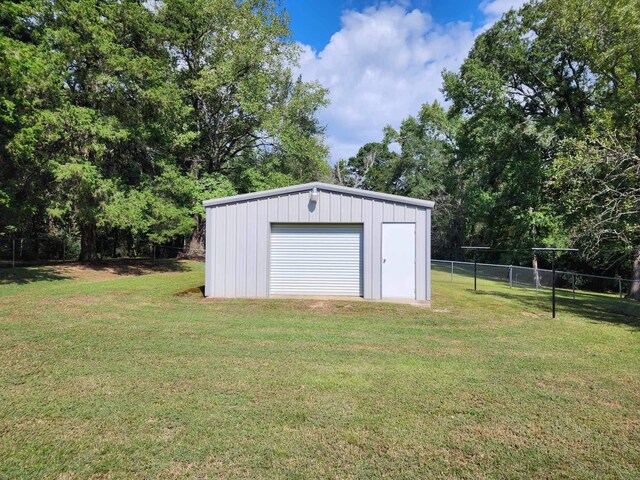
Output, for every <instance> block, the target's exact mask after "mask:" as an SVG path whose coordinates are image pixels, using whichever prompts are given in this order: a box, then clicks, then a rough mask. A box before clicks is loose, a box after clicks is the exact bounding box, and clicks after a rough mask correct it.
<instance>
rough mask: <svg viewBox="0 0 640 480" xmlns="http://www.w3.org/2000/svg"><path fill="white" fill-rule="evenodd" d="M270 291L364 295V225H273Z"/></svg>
mask: <svg viewBox="0 0 640 480" xmlns="http://www.w3.org/2000/svg"><path fill="white" fill-rule="evenodd" d="M270 293H271V295H345V296H361V295H362V226H361V225H304V224H297V225H292V224H289V225H272V227H271V259H270Z"/></svg>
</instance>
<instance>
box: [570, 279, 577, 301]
mask: <svg viewBox="0 0 640 480" xmlns="http://www.w3.org/2000/svg"><path fill="white" fill-rule="evenodd" d="M571 289H572V290H573V299H574V300H575V299H576V274H575V273H572V274H571Z"/></svg>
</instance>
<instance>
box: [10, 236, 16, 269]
mask: <svg viewBox="0 0 640 480" xmlns="http://www.w3.org/2000/svg"><path fill="white" fill-rule="evenodd" d="M11 243H12V246H11V268H16V239H15V238H14V239H13V240H12V241H11Z"/></svg>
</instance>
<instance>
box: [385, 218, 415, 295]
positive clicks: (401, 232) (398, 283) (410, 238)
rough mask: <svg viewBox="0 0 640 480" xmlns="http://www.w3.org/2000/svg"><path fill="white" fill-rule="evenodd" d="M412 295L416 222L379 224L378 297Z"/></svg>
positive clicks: (413, 291) (413, 287)
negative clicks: (380, 234)
mask: <svg viewBox="0 0 640 480" xmlns="http://www.w3.org/2000/svg"><path fill="white" fill-rule="evenodd" d="M415 297H416V225H415V223H383V224H382V298H415Z"/></svg>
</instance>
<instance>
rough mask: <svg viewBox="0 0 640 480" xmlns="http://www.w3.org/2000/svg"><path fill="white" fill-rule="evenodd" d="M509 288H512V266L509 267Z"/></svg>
mask: <svg viewBox="0 0 640 480" xmlns="http://www.w3.org/2000/svg"><path fill="white" fill-rule="evenodd" d="M509 288H513V265H509Z"/></svg>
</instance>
